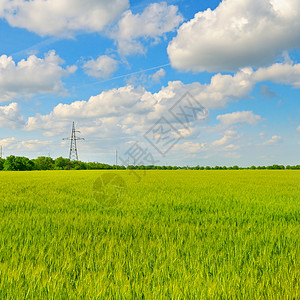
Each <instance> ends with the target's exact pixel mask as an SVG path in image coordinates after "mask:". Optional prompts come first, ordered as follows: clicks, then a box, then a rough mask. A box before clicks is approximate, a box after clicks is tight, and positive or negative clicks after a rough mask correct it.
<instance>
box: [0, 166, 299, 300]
mask: <svg viewBox="0 0 300 300" xmlns="http://www.w3.org/2000/svg"><path fill="white" fill-rule="evenodd" d="M108 172H110V171H45V172H0V187H1V189H0V299H80V298H82V299H209V298H211V299H216V298H220V299H228V298H230V299H258V298H261V299H299V298H300V288H299V278H300V265H299V240H300V234H299V233H300V226H299V216H300V172H299V171H258V170H255V171H252V170H245V171H147V173H145V174H144V173H143V171H137V173H135V174H139V175H140V176H141V177H142V180H141V182H139V183H138V181H137V177H136V176H135V175H134V174H132V173H130V172H128V171H117V172H116V174H118V175H120V176H121V177H122V178H123V179H124V182H125V183H126V186H127V189H126V192H125V194H124V195H123V198H122V200H123V201H122V202H121V203H120V204H119V205H117V206H113V207H106V206H103V205H102V204H101V203H99V202H97V201H96V200H95V199H98V198H95V197H93V184H94V182H95V180H96V179H97V178H98V177H99V176H101V175H102V174H104V173H105V174H107V173H108Z"/></svg>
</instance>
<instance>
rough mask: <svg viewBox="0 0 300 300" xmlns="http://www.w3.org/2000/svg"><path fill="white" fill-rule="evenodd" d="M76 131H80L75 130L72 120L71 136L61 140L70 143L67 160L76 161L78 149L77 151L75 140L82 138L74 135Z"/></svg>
mask: <svg viewBox="0 0 300 300" xmlns="http://www.w3.org/2000/svg"><path fill="white" fill-rule="evenodd" d="M76 132H78V133H80V131H78V130H77V131H76V130H75V124H74V122H73V126H72V134H71V137H68V138H64V139H63V140H69V141H71V143H70V154H69V161H72V160H76V161H78V151H77V143H76V141H80V140H84V138H79V137H77V136H76Z"/></svg>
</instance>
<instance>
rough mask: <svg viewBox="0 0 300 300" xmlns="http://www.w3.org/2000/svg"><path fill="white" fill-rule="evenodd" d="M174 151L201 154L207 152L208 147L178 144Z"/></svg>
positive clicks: (202, 144)
mask: <svg viewBox="0 0 300 300" xmlns="http://www.w3.org/2000/svg"><path fill="white" fill-rule="evenodd" d="M174 150H175V151H177V152H180V153H199V152H204V151H206V145H205V144H204V143H194V142H184V143H182V144H176V145H175V146H174Z"/></svg>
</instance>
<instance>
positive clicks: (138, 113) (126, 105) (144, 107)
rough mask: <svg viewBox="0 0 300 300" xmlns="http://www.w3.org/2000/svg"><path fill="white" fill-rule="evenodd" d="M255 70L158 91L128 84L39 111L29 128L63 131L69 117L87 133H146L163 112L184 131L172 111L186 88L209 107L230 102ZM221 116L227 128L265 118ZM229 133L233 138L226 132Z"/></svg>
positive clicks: (246, 89)
mask: <svg viewBox="0 0 300 300" xmlns="http://www.w3.org/2000/svg"><path fill="white" fill-rule="evenodd" d="M255 74H256V72H255V71H253V70H252V69H251V68H246V69H242V70H240V71H239V72H237V73H236V74H235V75H222V74H216V75H214V76H212V78H211V81H210V83H207V84H200V83H199V82H194V83H191V84H184V83H183V82H181V81H170V82H168V85H167V86H164V87H162V88H161V90H159V91H158V92H156V93H151V92H149V91H147V90H146V89H145V88H144V87H141V86H139V87H134V86H132V85H126V86H123V87H120V88H118V89H111V90H107V91H104V92H102V93H100V94H99V95H96V96H92V97H90V99H88V100H83V101H75V102H73V103H71V104H62V103H60V104H58V105H57V106H56V107H55V108H54V109H53V110H52V111H51V112H50V113H49V114H47V115H39V114H37V115H35V116H33V117H30V118H29V119H28V121H27V124H26V130H44V131H45V133H44V134H45V135H58V134H59V135H61V134H62V133H63V132H65V130H66V128H68V127H69V126H70V125H69V124H70V121H72V120H74V119H76V120H80V123H81V125H82V126H83V127H84V128H85V130H86V132H90V133H93V134H95V132H101V134H102V135H105V134H107V135H109V136H113V135H119V136H120V135H122V136H124V135H134V134H139V136H142V135H143V134H144V133H145V132H146V131H147V130H148V129H149V128H150V126H151V125H153V124H154V123H155V122H156V121H157V120H159V119H160V118H161V117H162V116H168V120H169V121H170V122H171V123H172V124H174V125H175V126H177V127H178V128H177V129H178V130H179V131H180V130H182V129H184V128H183V127H182V125H181V126H180V124H179V123H178V120H176V118H175V117H174V116H173V115H171V114H170V111H169V110H170V108H171V107H173V106H174V105H175V104H176V103H178V101H179V100H180V99H181V98H182V97H183V96H184V95H185V94H186V93H187V92H189V93H190V95H192V96H193V98H195V100H197V101H198V103H200V104H201V105H202V106H203V107H205V108H206V109H208V110H210V109H217V108H223V107H225V106H226V104H227V103H229V102H232V101H237V100H238V99H242V98H247V97H248V95H249V93H250V92H251V91H252V90H253V88H254V86H255V84H256V83H257V82H258V79H257V78H255ZM264 78H265V77H264ZM217 119H218V120H220V126H221V127H222V129H223V130H224V129H228V127H230V126H232V125H234V124H237V123H244V124H249V125H255V124H257V123H258V122H260V121H262V118H261V117H260V116H259V115H255V114H254V113H253V112H252V111H240V112H233V113H230V114H225V115H219V116H218V117H217ZM197 126H202V125H200V122H198V123H197V120H194V122H192V124H191V127H190V128H189V132H185V133H184V136H189V135H191V134H193V135H195V134H196V133H195V131H193V127H195V128H196V127H197ZM100 128H101V129H100ZM218 129H220V128H219V127H218ZM227 136H228V137H229V135H228V134H227ZM228 137H225V140H226V139H227V138H228ZM223 141H224V139H223ZM229 144H230V143H229Z"/></svg>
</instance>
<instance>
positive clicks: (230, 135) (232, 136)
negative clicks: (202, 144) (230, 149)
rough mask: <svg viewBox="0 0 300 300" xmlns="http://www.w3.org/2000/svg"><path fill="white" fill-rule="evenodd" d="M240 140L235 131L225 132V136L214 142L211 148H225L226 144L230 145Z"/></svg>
mask: <svg viewBox="0 0 300 300" xmlns="http://www.w3.org/2000/svg"><path fill="white" fill-rule="evenodd" d="M239 138H240V135H239V134H238V132H237V131H234V130H226V131H225V135H224V136H223V137H222V138H221V139H219V140H216V141H214V142H212V143H211V146H212V147H220V146H225V145H228V144H231V143H232V141H234V140H237V139H239Z"/></svg>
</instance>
